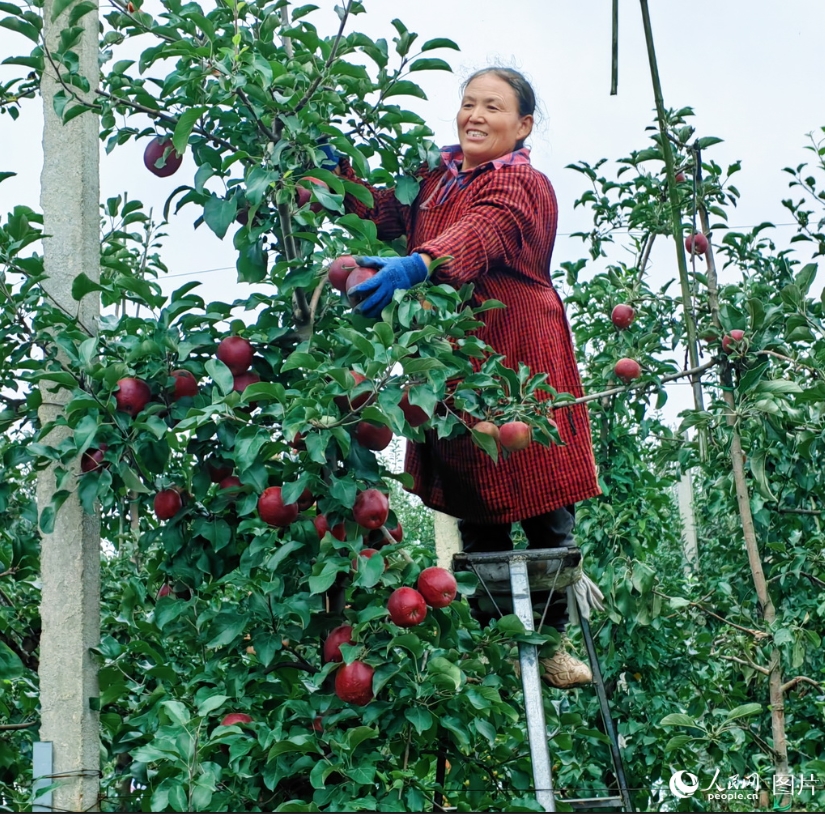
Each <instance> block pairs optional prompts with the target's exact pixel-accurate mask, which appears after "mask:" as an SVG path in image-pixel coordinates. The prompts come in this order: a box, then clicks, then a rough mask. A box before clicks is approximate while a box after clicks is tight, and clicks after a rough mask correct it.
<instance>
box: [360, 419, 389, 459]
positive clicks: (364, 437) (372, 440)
mask: <svg viewBox="0 0 825 814" xmlns="http://www.w3.org/2000/svg"><path fill="white" fill-rule="evenodd" d="M355 438H356V440H357V441H358V443H359V444H361V446H362V447H365V448H366V449H371V450H372V451H373V452H380V451H381V450H382V449H386V448H387V447H388V446H389V445H390V443H391V442H392V430H391V429H390V428H389V427H388V426H387V425H386V424H373V422H372V421H359V422H358V424H357V425H356V427H355Z"/></svg>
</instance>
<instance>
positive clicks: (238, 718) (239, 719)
mask: <svg viewBox="0 0 825 814" xmlns="http://www.w3.org/2000/svg"><path fill="white" fill-rule="evenodd" d="M251 723H252V716H251V715H247V714H246V713H245V712H230V713H229V715H224V718H223V720H222V721H221V726H235V724H251Z"/></svg>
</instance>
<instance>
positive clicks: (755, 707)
mask: <svg viewBox="0 0 825 814" xmlns="http://www.w3.org/2000/svg"><path fill="white" fill-rule="evenodd" d="M760 712H762V704H742V705H741V706H738V707H735V708H734V709H732V710H730V711H729V712H727V713H726V715H725V717H726V718H727V719H728V720H729V721H734V720H736V719H737V718H746V717H747V716H748V715H756V714H758V713H760Z"/></svg>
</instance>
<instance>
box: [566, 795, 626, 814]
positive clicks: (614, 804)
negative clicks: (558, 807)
mask: <svg viewBox="0 0 825 814" xmlns="http://www.w3.org/2000/svg"><path fill="white" fill-rule="evenodd" d="M558 801H559V802H560V803H565V804H566V805H569V806H570V807H571V808H572V809H573V811H593V810H595V809H601V810H605V811H607V810H610V811H623V810H624V809H623V807H622V798H621V797H578V798H574V799H572V800H569V799H567V798H565V797H559V798H558Z"/></svg>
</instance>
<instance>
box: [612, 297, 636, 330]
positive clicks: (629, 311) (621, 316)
mask: <svg viewBox="0 0 825 814" xmlns="http://www.w3.org/2000/svg"><path fill="white" fill-rule="evenodd" d="M610 319H611V321H612V322H613V324H614V325H615V326H616V327H617V328H618V329H619V330H620V331H624V330H626V329H627V328H629V327H630V326H631V324H632V323H633V320H634V319H636V312H635V311H634V310H633V307H632V306H630V305H627V304H626V303H621V304H620V305H617V306H616V307H615V308H614V309H613V313H612V314H611V315H610Z"/></svg>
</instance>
